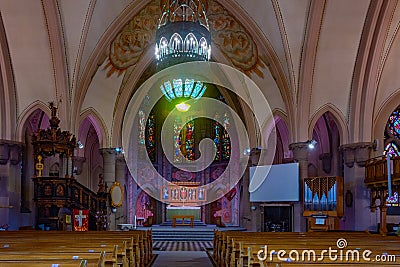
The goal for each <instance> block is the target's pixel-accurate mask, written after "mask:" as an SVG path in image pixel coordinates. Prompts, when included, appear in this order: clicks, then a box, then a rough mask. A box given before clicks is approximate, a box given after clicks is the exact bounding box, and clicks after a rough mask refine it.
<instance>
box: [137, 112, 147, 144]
mask: <svg viewBox="0 0 400 267" xmlns="http://www.w3.org/2000/svg"><path fill="white" fill-rule="evenodd" d="M145 131H146V115H145V114H144V112H143V110H139V137H138V139H139V140H138V141H139V144H140V145H144V144H145Z"/></svg>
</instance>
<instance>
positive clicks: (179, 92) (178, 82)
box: [172, 79, 183, 97]
mask: <svg viewBox="0 0 400 267" xmlns="http://www.w3.org/2000/svg"><path fill="white" fill-rule="evenodd" d="M172 82H173V84H174V89H175V95H176V97H182V96H183V88H182V79H173V80H172Z"/></svg>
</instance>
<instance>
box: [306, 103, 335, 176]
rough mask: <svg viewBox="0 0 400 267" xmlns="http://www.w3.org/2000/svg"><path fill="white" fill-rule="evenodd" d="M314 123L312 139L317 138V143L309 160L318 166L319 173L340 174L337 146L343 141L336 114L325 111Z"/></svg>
mask: <svg viewBox="0 0 400 267" xmlns="http://www.w3.org/2000/svg"><path fill="white" fill-rule="evenodd" d="M315 118H317V117H316V116H315ZM313 125H314V127H313V132H312V135H311V138H310V140H311V139H312V140H316V141H317V145H316V147H315V148H314V149H311V150H309V162H310V163H312V164H314V165H315V166H316V167H317V174H318V175H339V174H340V169H341V168H340V167H339V166H340V164H341V163H340V162H341V160H340V153H339V150H338V149H337V148H338V147H339V146H340V145H341V144H343V143H342V140H341V135H340V127H339V125H338V123H337V119H336V118H335V115H333V114H332V113H331V112H330V111H325V112H324V113H322V114H321V115H320V116H319V117H318V119H317V120H316V121H315V122H314V121H313Z"/></svg>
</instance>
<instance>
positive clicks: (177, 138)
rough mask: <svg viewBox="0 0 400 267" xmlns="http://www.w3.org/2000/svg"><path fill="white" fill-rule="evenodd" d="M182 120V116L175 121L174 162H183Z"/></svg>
mask: <svg viewBox="0 0 400 267" xmlns="http://www.w3.org/2000/svg"><path fill="white" fill-rule="evenodd" d="M181 130H182V122H181V120H180V118H176V119H175V121H174V162H182V154H181V152H180V149H181V145H182V138H181Z"/></svg>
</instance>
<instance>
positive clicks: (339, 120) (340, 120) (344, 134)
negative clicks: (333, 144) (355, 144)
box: [308, 103, 349, 144]
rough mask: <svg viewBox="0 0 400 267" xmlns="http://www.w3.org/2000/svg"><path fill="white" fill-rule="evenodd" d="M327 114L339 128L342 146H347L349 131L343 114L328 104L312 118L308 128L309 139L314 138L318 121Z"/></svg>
mask: <svg viewBox="0 0 400 267" xmlns="http://www.w3.org/2000/svg"><path fill="white" fill-rule="evenodd" d="M326 112H329V113H330V114H331V115H332V118H333V119H334V121H335V123H336V125H337V126H338V130H339V135H340V142H341V144H347V143H348V141H349V129H348V126H347V123H346V120H345V118H344V116H343V114H342V113H341V112H340V110H339V109H338V108H336V107H335V106H334V105H332V104H330V103H328V104H326V105H324V106H322V107H321V108H320V109H319V110H318V111H317V112H316V113H315V114H314V115H313V116H312V118H311V121H310V123H309V126H308V138H309V139H311V138H312V134H313V130H314V127H315V124H316V123H317V121H318V119H319V118H320V117H321V116H322V115H323V114H324V113H326Z"/></svg>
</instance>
